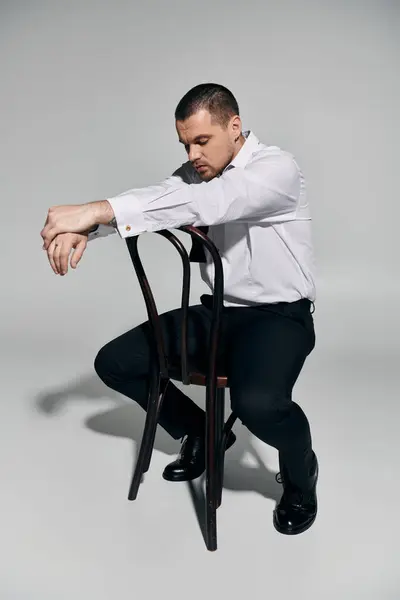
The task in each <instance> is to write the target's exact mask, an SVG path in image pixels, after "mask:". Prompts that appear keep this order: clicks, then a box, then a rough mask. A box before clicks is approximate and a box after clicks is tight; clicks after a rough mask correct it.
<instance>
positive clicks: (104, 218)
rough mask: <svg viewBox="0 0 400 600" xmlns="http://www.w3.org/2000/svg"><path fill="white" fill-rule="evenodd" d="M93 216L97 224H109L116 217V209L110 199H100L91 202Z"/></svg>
mask: <svg viewBox="0 0 400 600" xmlns="http://www.w3.org/2000/svg"><path fill="white" fill-rule="evenodd" d="M91 205H92V208H93V217H94V222H95V224H96V225H109V224H110V221H112V220H113V219H115V215H114V211H113V209H112V207H111V204H110V203H109V202H108V200H99V201H98V202H92V203H91Z"/></svg>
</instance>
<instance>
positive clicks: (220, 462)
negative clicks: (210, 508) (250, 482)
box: [215, 388, 226, 508]
mask: <svg viewBox="0 0 400 600" xmlns="http://www.w3.org/2000/svg"><path fill="white" fill-rule="evenodd" d="M216 403H217V405H216V407H215V408H216V442H215V462H216V470H217V473H218V487H217V489H216V498H215V503H216V504H215V505H216V508H219V507H220V506H221V503H222V488H223V485H224V459H225V443H226V439H225V440H224V439H223V438H224V415H225V388H217V393H216ZM224 442H225V443H224Z"/></svg>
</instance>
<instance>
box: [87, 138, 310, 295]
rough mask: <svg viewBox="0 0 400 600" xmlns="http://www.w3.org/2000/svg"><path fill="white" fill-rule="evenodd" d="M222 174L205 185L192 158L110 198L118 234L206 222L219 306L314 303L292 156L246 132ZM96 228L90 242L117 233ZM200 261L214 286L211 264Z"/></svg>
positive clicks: (301, 189)
mask: <svg viewBox="0 0 400 600" xmlns="http://www.w3.org/2000/svg"><path fill="white" fill-rule="evenodd" d="M243 135H244V136H245V138H246V141H245V143H244V144H243V146H242V147H241V149H240V151H239V152H238V154H237V155H236V157H235V158H234V159H233V160H232V162H231V163H230V164H229V165H228V166H227V167H226V168H225V169H224V171H223V172H222V173H221V175H220V176H219V177H215V178H214V179H212V180H211V181H208V182H205V181H203V180H202V179H201V177H200V176H199V175H198V173H197V171H196V170H195V169H194V167H193V166H192V164H191V163H190V161H188V162H186V163H184V164H182V166H181V167H180V168H179V169H177V171H175V173H173V175H172V176H170V177H168V178H167V179H165V180H164V181H161V182H160V183H158V184H156V185H151V186H148V187H144V188H134V189H131V190H128V191H126V192H124V193H122V194H119V195H118V196H115V197H113V198H108V199H107V200H108V201H109V203H110V204H111V207H112V209H113V211H114V214H115V217H116V222H117V231H118V232H119V235H120V236H121V237H122V238H126V237H128V236H132V235H138V234H140V233H144V232H151V231H160V230H162V229H173V228H177V227H180V226H181V225H194V226H195V227H196V226H200V225H203V226H205V225H208V226H209V231H208V234H207V235H208V237H209V238H210V239H211V240H212V241H213V243H214V244H215V245H216V246H217V248H218V250H219V252H220V255H221V260H222V264H223V270H224V305H225V306H250V305H254V304H258V303H266V302H267V303H269V302H272V303H275V302H281V301H284V302H293V301H295V300H299V299H300V298H309V299H310V300H311V301H315V282H314V255H313V245H312V235H311V215H310V208H309V205H308V201H307V196H306V188H305V181H304V176H303V173H302V172H301V170H300V168H299V166H298V164H297V162H296V160H295V158H294V157H293V156H292V155H291V154H290V153H288V152H286V151H284V150H281V149H280V148H278V147H277V146H267V145H265V144H263V143H262V142H260V141H259V140H258V139H257V137H256V136H255V135H254V133H253V132H251V131H246V132H244V133H243ZM114 231H115V230H114V228H113V227H109V226H102V225H100V226H99V228H98V230H97V231H96V232H95V233H93V234H90V236H89V239H90V240H91V239H93V238H95V237H104V235H108V234H109V233H112V232H114ZM205 254H206V258H207V262H206V263H201V264H200V272H201V277H202V279H203V281H204V282H205V283H206V284H207V285H208V287H209V288H210V290H211V291H212V289H213V280H214V265H213V262H212V259H211V256H210V255H209V252H208V251H207V250H206V252H205Z"/></svg>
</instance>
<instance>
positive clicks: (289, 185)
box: [108, 154, 300, 238]
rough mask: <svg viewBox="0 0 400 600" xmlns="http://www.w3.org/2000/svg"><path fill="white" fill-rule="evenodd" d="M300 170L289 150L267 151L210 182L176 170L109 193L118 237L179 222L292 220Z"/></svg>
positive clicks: (212, 222)
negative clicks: (142, 184)
mask: <svg viewBox="0 0 400 600" xmlns="http://www.w3.org/2000/svg"><path fill="white" fill-rule="evenodd" d="M299 196H300V172H299V169H298V167H297V165H296V163H295V161H294V160H293V159H292V157H291V156H290V155H287V154H281V155H270V156H266V157H263V158H261V159H258V160H255V161H253V162H252V163H249V164H248V165H247V166H246V167H244V168H243V167H234V168H231V169H230V170H226V171H225V172H224V173H223V174H222V175H221V176H220V177H216V178H214V179H212V180H211V181H208V182H203V181H202V182H201V183H185V181H184V180H183V179H182V178H181V177H180V176H179V170H178V171H176V172H175V173H174V174H173V175H172V176H171V177H169V178H168V179H165V180H164V181H162V182H160V183H158V184H156V185H152V186H149V187H144V188H136V189H132V190H128V191H127V192H124V193H122V194H120V195H118V196H115V197H114V198H108V202H109V203H110V205H111V207H112V209H113V211H114V215H115V217H116V221H117V228H118V232H119V234H120V235H121V237H123V238H125V237H129V236H132V235H138V234H140V233H144V232H147V231H149V232H150V231H159V230H162V229H169V228H171V229H172V228H177V227H181V226H182V225H194V226H212V225H218V224H222V223H228V222H233V221H236V222H251V221H255V222H268V221H270V222H277V221H282V220H293V219H294V218H295V217H296V210H297V207H298V203H299Z"/></svg>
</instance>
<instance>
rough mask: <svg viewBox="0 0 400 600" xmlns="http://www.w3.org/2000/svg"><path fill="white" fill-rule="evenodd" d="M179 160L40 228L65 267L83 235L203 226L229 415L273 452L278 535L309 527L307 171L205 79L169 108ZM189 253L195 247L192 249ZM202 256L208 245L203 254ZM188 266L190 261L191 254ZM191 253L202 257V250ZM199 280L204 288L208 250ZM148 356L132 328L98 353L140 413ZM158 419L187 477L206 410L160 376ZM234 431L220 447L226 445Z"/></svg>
mask: <svg viewBox="0 0 400 600" xmlns="http://www.w3.org/2000/svg"><path fill="white" fill-rule="evenodd" d="M175 121H176V130H177V133H178V137H179V141H180V142H181V143H182V144H183V145H184V147H185V149H186V152H187V155H188V159H189V160H188V161H187V162H186V163H184V164H183V165H182V166H181V167H180V168H179V169H178V170H177V171H176V172H175V173H174V174H173V175H172V176H171V177H168V178H167V179H166V180H164V181H162V182H161V183H158V184H157V185H153V186H149V187H144V188H140V189H132V190H129V191H127V192H125V193H123V194H120V195H118V196H116V197H114V198H110V199H108V200H103V201H100V202H91V203H88V204H83V205H78V206H73V205H68V206H59V207H53V208H51V209H50V210H49V213H48V217H47V221H46V223H45V227H44V229H43V230H42V232H41V235H42V237H43V240H44V246H43V247H44V249H46V251H47V254H48V257H49V261H50V264H51V266H52V267H53V269H54V271H55V272H56V273H60V274H65V273H66V272H67V269H68V258H69V255H70V253H71V250H72V249H74V253H73V256H72V258H71V266H72V267H75V266H76V264H77V263H78V262H79V260H80V259H81V257H82V254H83V252H84V250H85V248H86V244H87V241H88V239H92V238H93V237H95V236H96V235H97V237H101V236H102V235H106V234H107V233H109V232H111V231H114V230H117V231H118V232H119V235H120V236H121V237H122V238H125V237H127V236H129V235H137V234H139V233H142V232H146V231H158V230H163V229H170V228H176V227H180V226H181V225H187V224H192V225H194V226H197V227H199V226H203V227H206V228H207V229H206V231H208V235H209V237H210V238H211V239H212V240H213V242H214V243H215V244H216V246H217V247H218V249H219V251H220V254H221V257H222V261H223V267H224V309H223V315H222V333H221V344H220V354H221V360H223V362H224V365H225V368H226V371H227V374H228V377H229V381H230V397H231V406H232V410H233V411H234V412H235V413H236V415H237V417H238V418H239V420H240V421H241V422H242V423H243V424H244V425H245V426H246V427H247V428H248V429H249V431H250V432H251V433H252V434H254V435H255V436H257V437H258V438H259V439H261V440H262V441H264V442H265V443H266V444H269V445H271V446H273V447H275V448H276V449H277V450H278V452H279V465H280V475H281V480H282V484H283V495H282V498H281V500H280V502H279V503H278V505H277V507H276V508H275V510H274V518H273V523H274V526H275V528H276V529H277V530H278V531H279V532H281V533H285V534H298V533H301V532H303V531H305V530H306V529H308V528H309V527H310V526H311V525H312V523H313V522H314V520H315V518H316V514H317V498H316V484H317V479H318V461H317V457H316V455H315V453H314V451H313V449H312V442H311V433H310V427H309V423H308V420H307V417H306V416H305V414H304V412H303V410H302V409H301V408H300V406H299V405H298V404H296V403H295V402H294V401H293V400H292V389H293V386H294V384H295V382H296V380H297V378H298V375H299V373H300V371H301V369H302V366H303V364H304V361H305V359H306V357H307V356H308V355H309V354H310V352H311V351H312V350H313V348H314V345H315V334H314V324H313V317H312V313H311V306H313V301H314V300H315V286H314V279H313V250H312V242H311V230H310V227H311V218H310V213H309V206H308V203H307V198H306V190H305V183H304V177H303V174H302V172H301V170H300V169H299V167H298V165H297V163H296V161H295V159H294V157H293V156H292V155H290V154H289V153H288V152H285V151H283V150H281V149H280V148H278V147H276V146H266V145H265V144H263V143H261V142H260V141H259V140H258V139H257V137H256V136H255V134H254V133H253V132H251V131H246V132H243V131H242V123H241V119H240V116H239V108H238V105H237V102H236V99H235V98H234V96H233V95H232V93H231V92H230V91H229V90H227V89H226V88H225V87H223V86H221V85H216V84H201V85H198V86H196V87H195V88H193V89H192V90H190V91H189V92H188V93H187V94H186V95H185V96H184V97H183V98H182V99H181V101H180V102H179V104H178V106H177V108H176V111H175ZM194 250H195V249H194ZM207 254H208V253H207ZM193 260H195V259H194V258H193ZM196 260H199V261H201V260H202V258H201V257H200V258H197V259H196ZM203 260H204V261H205V262H203V263H202V264H201V267H200V268H201V274H202V277H203V279H204V281H205V282H206V283H207V284H208V285H209V287H210V289H212V280H213V270H212V264H211V257H209V256H204V257H203ZM210 300H212V297H211V296H208V295H205V296H203V297H202V302H201V304H198V305H195V306H192V307H190V311H189V353H190V354H191V355H192V356H193V357H195V358H196V359H197V360H200V361H201V360H202V359H203V360H204V352H205V347H204V340H207V332H208V331H209V327H210V322H211V319H210V317H211V308H210ZM161 317H162V325H163V329H164V332H165V336H166V341H167V350H168V352H169V353H170V354H174V355H179V336H180V330H179V309H178V310H174V311H170V312H167V313H165V314H163V315H162V316H161ZM149 353H150V350H149V345H148V324H147V323H142V324H141V325H139V326H138V327H135V328H134V329H132V330H131V331H128V332H126V333H124V334H123V335H121V336H119V337H118V338H116V339H115V340H113V341H111V342H109V343H108V344H106V345H105V346H104V347H103V348H102V349H101V350H100V351H99V353H98V355H97V356H96V360H95V370H96V372H97V374H98V375H99V377H100V378H101V379H102V380H103V381H104V382H105V383H106V384H107V385H108V386H109V387H110V388H112V389H114V390H117V391H118V392H120V393H122V394H124V395H126V396H128V397H129V398H132V399H133V400H135V401H136V402H138V403H139V404H140V405H141V406H142V407H143V408H145V407H146V402H147V391H148V373H149V369H150V366H149V361H150V354H149ZM160 424H161V426H162V427H164V429H165V430H166V431H168V432H169V433H170V434H171V435H172V436H173V437H174V438H175V439H179V438H182V439H183V443H182V447H181V451H180V453H179V456H178V458H177V460H176V461H174V462H173V463H171V464H169V465H168V466H167V467H166V468H165V470H164V473H163V476H164V478H165V479H168V480H169V481H187V480H191V479H194V478H196V477H198V476H199V475H201V473H202V472H203V471H204V469H205V448H204V424H205V413H204V411H203V410H202V409H200V407H198V406H197V405H196V404H195V403H194V402H193V401H192V400H190V399H189V398H188V397H187V396H186V395H185V394H183V393H182V392H181V391H180V390H179V389H178V388H177V387H176V386H175V385H174V384H173V383H172V382H167V385H166V391H165V399H164V403H163V409H162V411H161V415H160ZM235 439H236V438H235V435H234V434H233V433H231V435H230V437H229V438H228V441H227V448H228V447H230V446H231V445H232V444H233V443H234V442H235Z"/></svg>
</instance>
